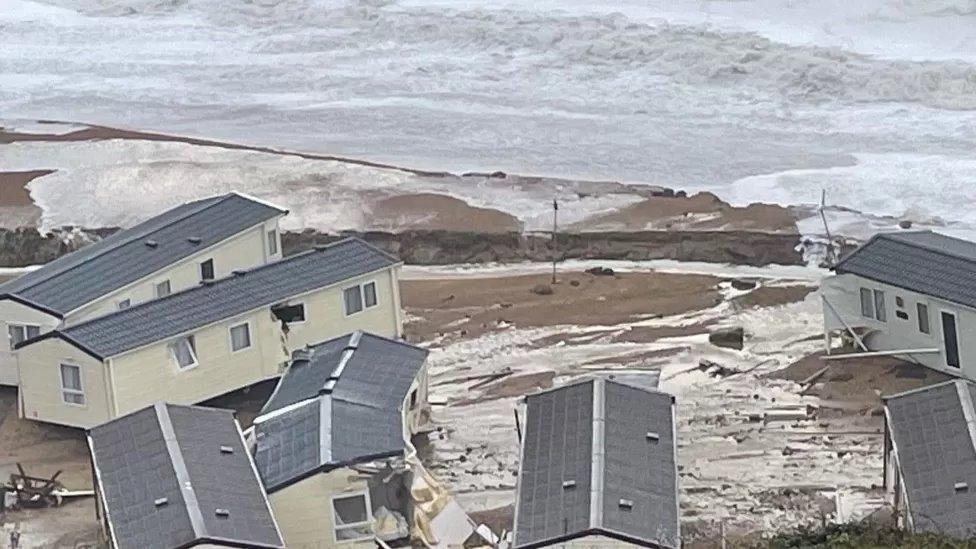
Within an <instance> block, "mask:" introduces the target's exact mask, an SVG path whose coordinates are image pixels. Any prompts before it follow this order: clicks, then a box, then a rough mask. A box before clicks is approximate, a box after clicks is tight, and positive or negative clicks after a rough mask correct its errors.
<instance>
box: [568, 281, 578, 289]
mask: <svg viewBox="0 0 976 549" xmlns="http://www.w3.org/2000/svg"><path fill="white" fill-rule="evenodd" d="M569 285H570V286H572V287H574V288H575V287H577V286H579V285H580V281H579V280H570V281H569Z"/></svg>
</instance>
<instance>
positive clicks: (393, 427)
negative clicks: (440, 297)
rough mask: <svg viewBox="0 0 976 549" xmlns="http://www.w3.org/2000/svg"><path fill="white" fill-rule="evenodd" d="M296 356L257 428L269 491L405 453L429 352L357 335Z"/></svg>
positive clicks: (260, 465) (257, 459)
mask: <svg viewBox="0 0 976 549" xmlns="http://www.w3.org/2000/svg"><path fill="white" fill-rule="evenodd" d="M296 354H298V355H302V356H301V358H300V359H297V360H293V361H292V364H291V366H290V367H289V369H288V371H287V372H285V374H284V375H283V376H282V378H281V380H280V381H279V382H278V387H277V388H276V389H275V392H274V394H273V395H272V396H271V399H270V400H269V401H268V404H266V405H265V408H264V410H262V416H261V417H259V418H258V419H257V420H255V431H254V432H255V435H256V438H257V449H256V454H255V462H256V463H257V466H258V472H259V473H260V475H261V478H262V479H263V480H264V482H265V486H266V487H267V488H268V490H272V491H273V490H276V489H279V488H281V487H283V486H286V485H287V484H289V483H291V482H294V481H295V480H297V479H300V478H303V477H304V476H305V475H307V474H310V473H312V472H314V471H317V470H321V469H324V468H328V467H330V466H337V465H341V464H349V463H355V462H359V461H363V460H367V459H375V458H377V457H383V456H391V455H396V454H399V453H401V452H403V450H404V448H405V443H404V440H403V421H402V418H403V403H404V400H405V399H406V398H407V393H408V391H409V390H410V386H411V384H412V383H413V382H414V380H415V379H416V378H417V375H418V374H419V373H420V371H421V369H422V368H423V366H424V362H425V361H426V359H427V354H428V351H427V350H426V349H421V348H419V347H415V346H413V345H409V344H407V343H403V342H400V341H394V340H391V339H387V338H384V337H380V336H376V335H373V334H369V333H363V332H355V333H353V334H350V335H346V336H343V337H341V338H336V339H333V340H330V341H326V342H324V343H320V344H318V345H314V346H312V347H309V348H308V349H307V350H305V351H303V352H299V353H296Z"/></svg>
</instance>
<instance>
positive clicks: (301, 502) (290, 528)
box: [268, 468, 376, 549]
mask: <svg viewBox="0 0 976 549" xmlns="http://www.w3.org/2000/svg"><path fill="white" fill-rule="evenodd" d="M368 490H369V487H368V484H367V482H366V479H365V478H362V477H360V476H359V475H358V474H357V473H356V472H355V471H353V470H351V469H348V468H343V469H336V470H334V471H329V472H328V473H320V474H316V475H312V476H310V477H308V478H306V479H304V480H302V481H300V482H297V483H295V484H292V485H291V486H288V487H286V488H283V489H281V490H278V491H277V492H274V493H272V494H269V495H268V500H269V501H270V502H271V511H272V513H274V516H275V520H276V521H278V528H279V529H280V530H281V536H282V538H284V540H285V546H286V547H288V549H322V548H326V547H344V548H345V547H348V548H357V549H358V548H367V547H368V548H375V547H376V543H375V542H370V541H359V542H348V541H344V542H342V543H337V542H336V541H335V534H334V531H333V521H332V497H333V496H336V495H340V494H345V493H348V494H354V493H361V492H367V491H368Z"/></svg>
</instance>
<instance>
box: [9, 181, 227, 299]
mask: <svg viewBox="0 0 976 549" xmlns="http://www.w3.org/2000/svg"><path fill="white" fill-rule="evenodd" d="M232 195H233V193H227V194H224V195H216V196H212V197H208V198H201V199H199V200H194V201H191V202H184V203H183V204H179V205H177V206H173V207H172V208H170V209H168V210H166V211H164V212H162V213H159V214H156V215H154V216H152V217H150V218H149V219H145V220H143V221H142V223H148V222H149V221H152V220H153V219H155V218H157V217H159V216H161V215H163V214H165V213H166V212H169V211H171V210H175V209H176V208H180V207H182V206H189V205H191V204H196V203H199V202H206V201H208V200H212V199H216V200H213V202H210V203H208V204H206V205H202V206H200V207H198V208H195V209H191V210H190V211H188V212H187V213H186V214H185V215H182V216H180V217H177V218H175V219H172V220H170V221H169V222H167V223H166V224H164V225H160V226H159V227H157V228H155V229H153V230H151V231H145V230H143V231H140V232H138V233H134V234H132V235H130V236H128V237H126V238H124V239H122V240H120V241H119V242H117V243H113V244H112V246H109V247H107V248H106V249H104V250H99V251H98V253H96V254H95V255H93V256H92V257H90V258H88V259H86V260H85V261H83V262H81V263H78V264H77V265H72V266H70V267H68V268H66V269H64V270H62V271H58V272H54V273H51V274H50V275H48V276H44V275H43V273H42V274H41V275H40V277H39V278H38V279H37V280H36V281H34V282H32V283H30V284H29V285H27V286H24V287H23V288H20V289H19V290H16V291H15V292H12V293H13V294H14V295H16V294H18V293H21V292H24V291H25V290H29V289H31V288H34V287H35V286H37V285H38V284H41V283H43V282H47V281H48V280H51V279H52V278H55V277H58V276H62V275H64V274H65V273H69V272H71V271H73V270H74V269H77V268H78V267H79V266H81V265H84V264H85V263H89V262H91V261H92V260H95V259H98V258H100V257H102V256H104V255H106V254H108V253H109V252H112V251H115V250H117V249H119V248H121V247H122V246H124V245H126V244H129V243H131V242H135V241H136V240H139V239H140V238H145V237H146V236H148V235H150V234H152V233H155V232H158V231H160V230H162V229H164V228H166V227H172V226H173V225H174V224H176V223H177V222H180V221H183V220H185V219H186V218H188V217H190V216H191V215H197V214H198V213H200V212H203V211H205V210H207V209H209V208H211V207H213V206H215V205H217V204H220V203H222V202H223V201H224V200H226V199H228V198H230V197H231V196H232ZM140 224H141V223H140ZM136 226H137V227H138V225H136ZM134 228H135V227H133V229H134ZM126 230H127V229H123V230H122V231H120V232H118V233H113V234H112V235H109V237H107V238H110V237H111V236H114V235H115V234H121V233H124V232H125V231H126ZM104 240H105V239H101V240H99V241H98V242H102V241H104ZM69 255H70V254H69ZM64 257H69V256H64ZM42 269H43V267H42ZM39 270H40V269H39Z"/></svg>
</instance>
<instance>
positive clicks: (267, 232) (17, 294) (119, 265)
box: [0, 193, 288, 385]
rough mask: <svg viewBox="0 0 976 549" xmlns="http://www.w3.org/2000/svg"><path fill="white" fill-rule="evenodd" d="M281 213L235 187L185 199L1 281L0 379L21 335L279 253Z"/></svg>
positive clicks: (8, 371) (8, 376)
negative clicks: (200, 197)
mask: <svg viewBox="0 0 976 549" xmlns="http://www.w3.org/2000/svg"><path fill="white" fill-rule="evenodd" d="M287 213H288V212H287V210H283V209H281V208H278V207H276V206H272V205H269V204H266V203H264V202H262V201H259V200H256V199H253V198H249V197H247V196H244V195H240V194H237V193H231V194H226V195H222V196H217V197H213V198H208V199H205V200H198V201H196V202H190V203H187V204H184V205H182V206H179V207H177V208H174V209H172V210H169V211H167V212H165V213H163V214H160V215H158V216H156V217H153V218H152V219H149V220H147V221H144V222H143V223H140V224H139V225H136V226H135V227H132V228H130V229H126V230H124V231H120V232H117V233H115V234H113V235H112V236H109V237H108V238H105V239H103V240H100V241H98V242H96V243H94V244H91V245H89V246H86V247H84V248H82V249H80V250H78V251H76V252H74V253H71V254H68V255H66V256H64V257H61V258H58V259H56V260H55V261H52V262H50V263H48V264H47V265H44V266H43V267H41V268H40V269H37V270H36V271H32V272H30V273H28V274H25V275H24V276H21V277H19V278H17V279H14V280H11V281H9V282H7V283H4V284H2V285H0V330H2V332H0V333H2V334H3V336H5V337H0V385H17V384H18V379H17V356H16V351H15V350H14V347H15V346H16V345H17V344H19V343H21V342H23V341H25V340H27V339H31V338H33V337H36V336H38V335H39V334H42V333H44V332H47V331H50V330H53V329H55V328H63V327H67V326H71V325H74V324H77V323H79V322H83V321H85V320H88V319H91V318H94V317H97V316H101V315H104V314H107V313H110V312H112V311H116V310H119V309H123V308H125V307H130V306H133V305H136V304H138V303H141V302H144V301H148V300H151V299H155V298H158V297H162V296H165V295H168V294H170V293H174V292H178V291H180V290H184V289H186V288H190V287H193V286H196V285H197V284H199V283H200V282H201V281H202V280H207V279H215V278H221V277H224V276H227V275H229V274H230V273H231V272H233V271H235V270H238V269H249V268H252V267H256V266H258V265H263V264H265V263H268V262H270V261H276V260H278V259H280V258H281V242H280V236H279V229H278V222H279V220H280V219H281V217H282V216H284V215H285V214H287Z"/></svg>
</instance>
